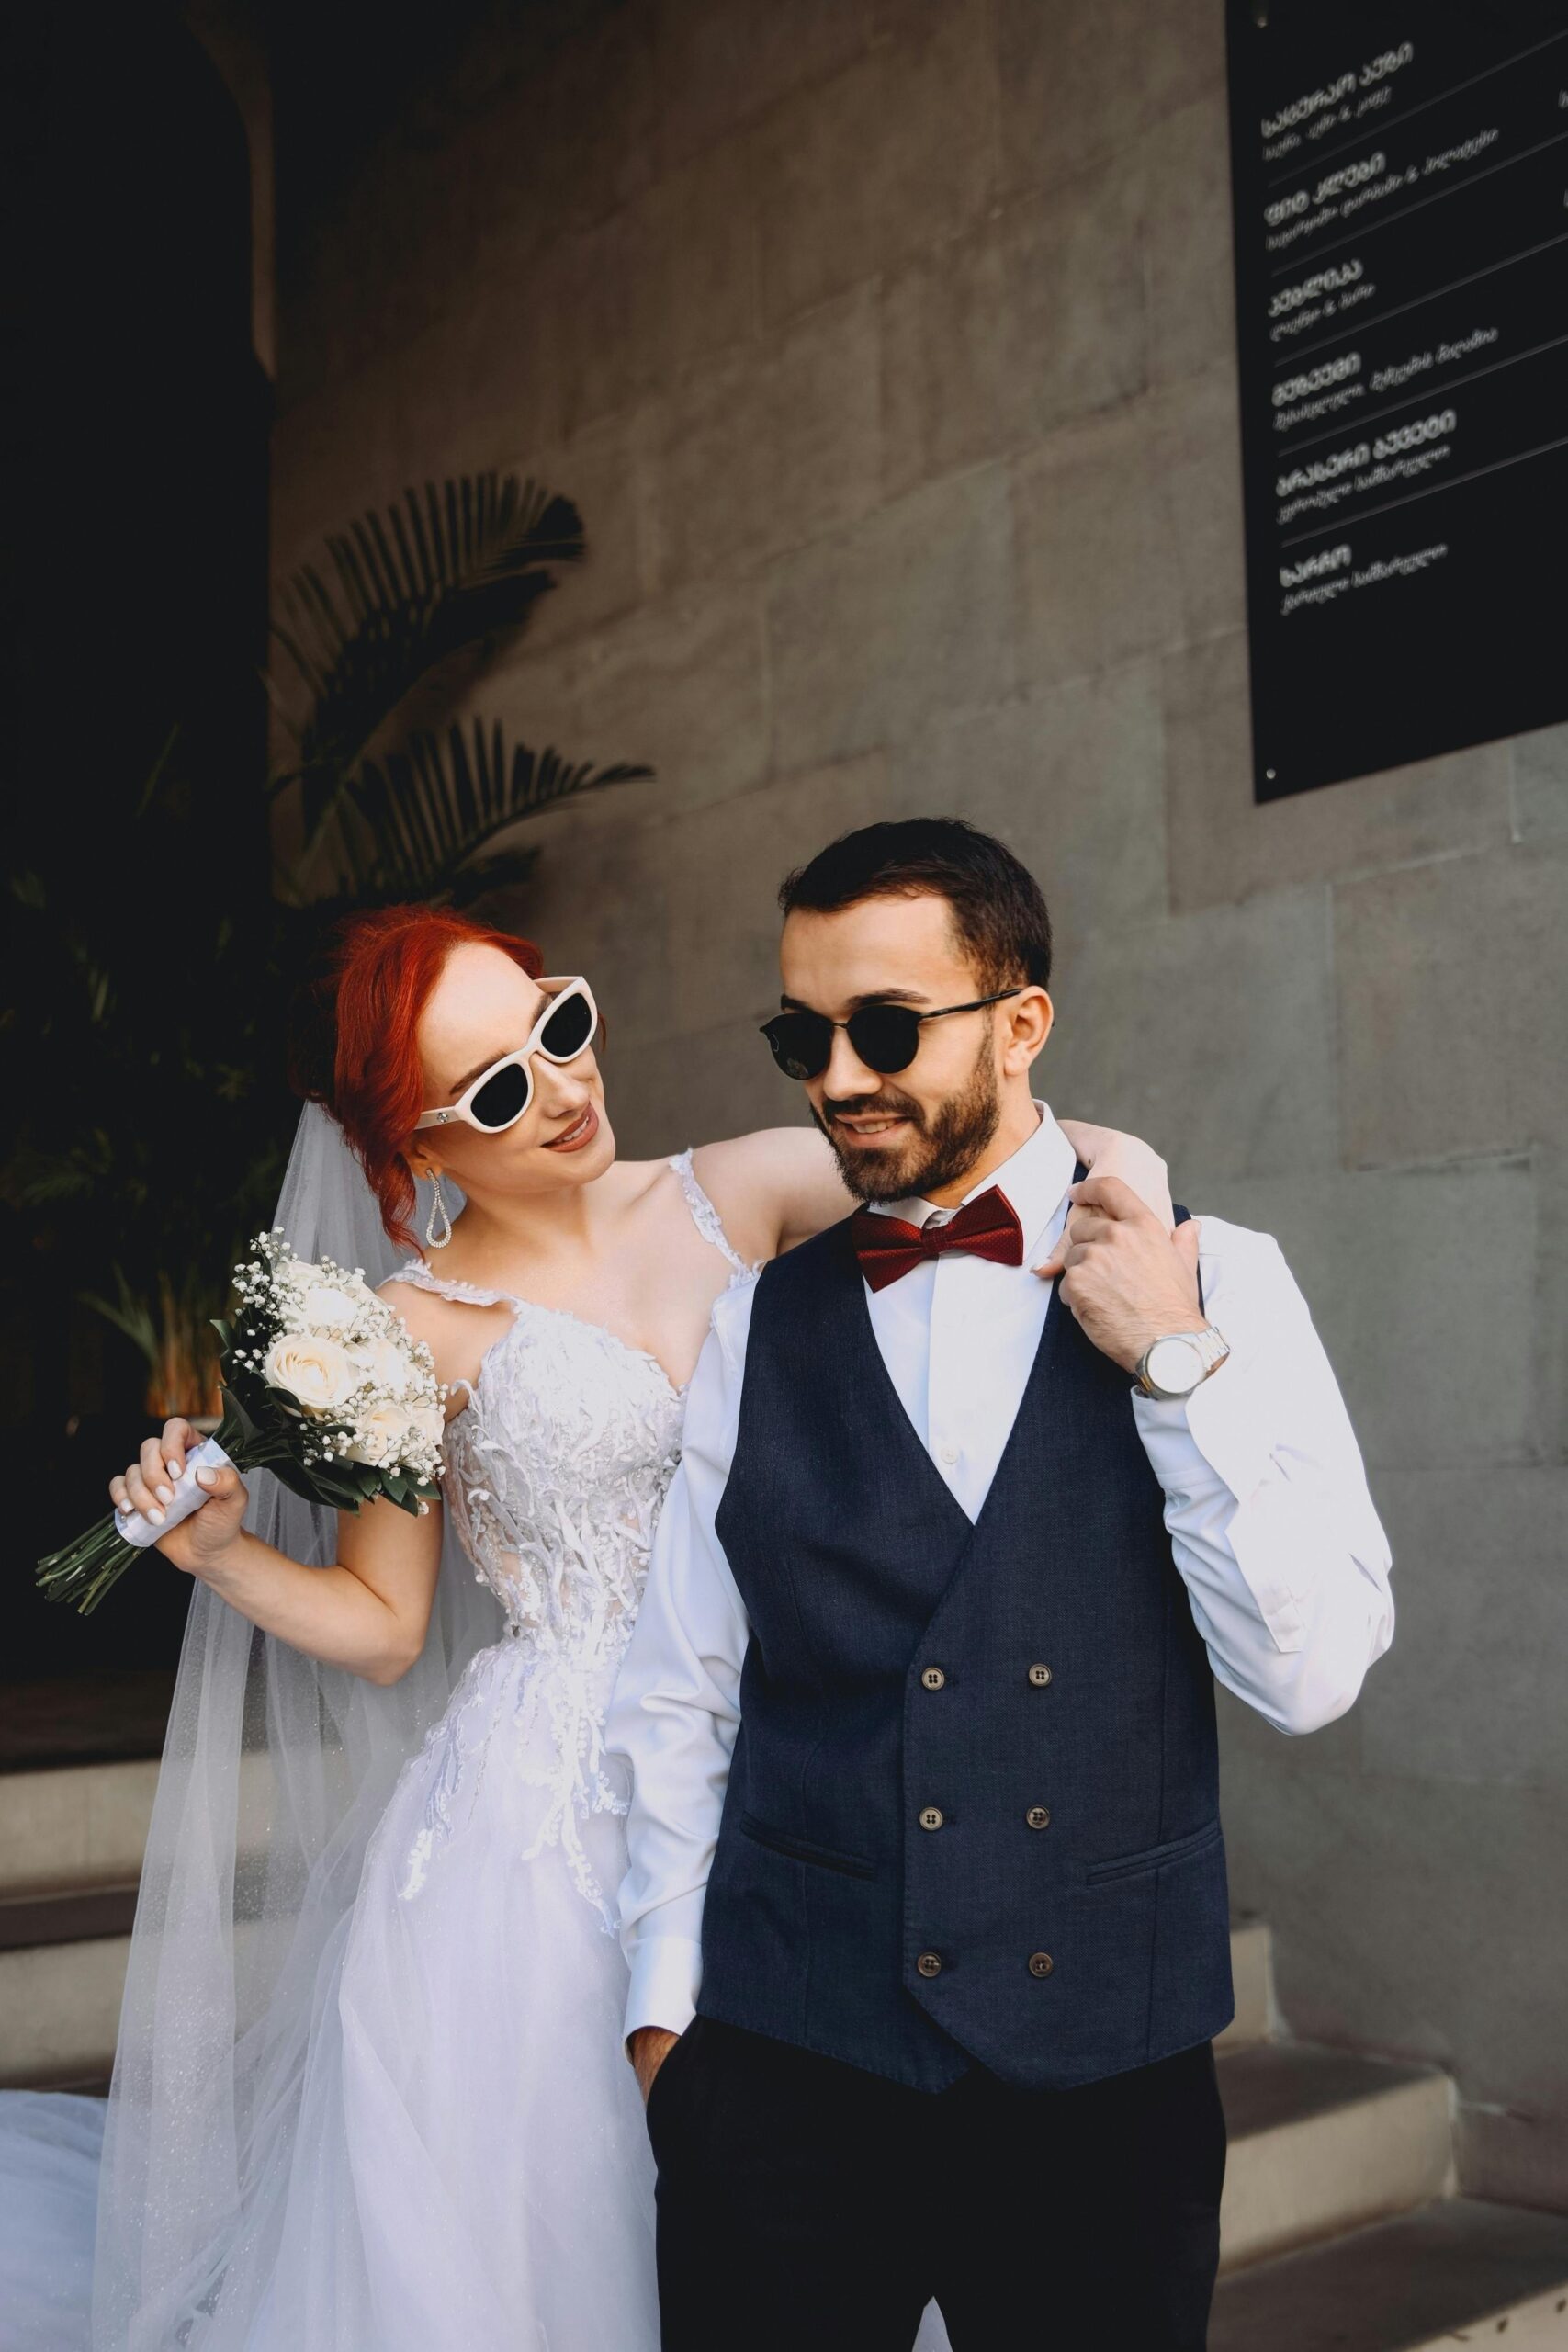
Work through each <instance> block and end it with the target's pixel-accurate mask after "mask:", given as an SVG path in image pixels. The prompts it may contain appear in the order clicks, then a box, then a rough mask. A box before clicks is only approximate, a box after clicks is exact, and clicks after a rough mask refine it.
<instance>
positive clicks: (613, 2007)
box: [189, 1645, 659, 2352]
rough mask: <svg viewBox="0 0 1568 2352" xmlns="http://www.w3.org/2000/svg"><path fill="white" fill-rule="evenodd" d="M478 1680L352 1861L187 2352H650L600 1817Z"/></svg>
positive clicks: (614, 1837) (641, 2161) (645, 2245)
mask: <svg viewBox="0 0 1568 2352" xmlns="http://www.w3.org/2000/svg"><path fill="white" fill-rule="evenodd" d="M524 1668H525V1660H524V1658H523V1657H521V1656H520V1654H519V1650H518V1648H517V1647H516V1646H515V1645H502V1646H500V1647H499V1648H497V1649H495V1650H492V1651H489V1652H487V1653H485V1654H484V1655H483V1656H481V1657H479V1658H478V1659H476V1660H475V1661H474V1664H473V1666H472V1667H471V1668H469V1671H468V1678H467V1680H466V1684H465V1685H464V1686H460V1687H459V1690H458V1691H457V1693H456V1694H455V1696H454V1699H453V1702H452V1705H451V1707H450V1709H449V1710H448V1713H447V1718H446V1721H445V1722H444V1723H443V1724H442V1725H441V1727H440V1728H439V1730H438V1731H437V1733H436V1734H435V1735H434V1736H433V1738H432V1740H431V1741H430V1743H429V1744H428V1746H427V1747H426V1748H425V1750H424V1751H423V1754H422V1755H421V1756H419V1757H418V1758H414V1759H413V1761H412V1763H411V1764H410V1765H408V1766H407V1767H406V1768H405V1770H404V1772H403V1774H402V1777H401V1779H400V1781H399V1784H398V1787H397V1790H396V1792H395V1793H394V1795H393V1798H392V1801H391V1804H390V1805H389V1808H388V1811H387V1814H386V1815H385V1817H384V1819H383V1821H382V1823H381V1825H380V1826H379V1828H378V1830H377V1832H376V1835H375V1838H373V1840H372V1843H371V1846H370V1849H369V1851H368V1853H367V1857H366V1863H365V1871H364V1876H363V1879H362V1881H361V1884H360V1889H359V1896H358V1900H357V1902H356V1903H355V1906H354V1910H353V1912H352V1914H351V1916H350V1917H349V1918H348V1920H347V1921H346V1922H345V1924H344V1930H343V1934H342V1939H341V1950H340V1951H336V1952H334V1953H333V1954H330V1955H329V1958H328V1962H327V1963H326V1965H325V1966H324V1968H323V1971H322V1978H323V1998H322V2001H321V2012H320V2015H319V2017H318V2019H317V2024H316V2030H315V2031H314V2032H313V2033H312V2036H311V2042H310V2062H309V2066H308V2071H307V2075H306V2080H305V2084H304V2089H303V2095H302V2098H301V2104H300V2110H299V2123H298V2128H297V2131H296V2133H295V2137H294V2144H293V2151H292V2158H291V2162H290V2165H289V2171H288V2190H287V2197H286V2199H285V2200H284V2203H283V2209H282V2212H281V2215H280V2217H279V2218H278V2219H277V2220H276V2222H274V2223H273V2224H272V2225H271V2226H269V2227H268V2228H267V2230H266V2231H265V2233H264V2234H263V2235H261V2236H259V2237H258V2239H257V2241H256V2242H255V2243H254V2245H247V2246H243V2247H241V2248H239V2249H237V2250H236V2253H235V2255H234V2256H232V2257H231V2261H230V2263H229V2266H228V2270H227V2274H226V2276H225V2278H224V2280H223V2284H222V2288H221V2290H220V2293H219V2295H218V2297H217V2300H216V2304H215V2307H214V2309H213V2310H212V2312H211V2314H210V2316H209V2319H208V2321H207V2323H206V2324H205V2325H201V2324H198V2326H197V2329H196V2330H195V2331H193V2333H192V2335H191V2337H190V2340H189V2352H316V2347H320V2348H321V2352H329V2347H330V2352H608V2347H611V2346H614V2347H615V2352H656V2347H657V2346H658V2343H659V2319H658V2299H657V2293H656V2289H655V2279H654V2263H653V2177H654V2171H653V2160H652V2156H651V2154H650V2153H649V2145H648V2136H647V2131H646V2129H645V2127H644V2123H643V2112H642V2101H641V2098H640V2097H639V2096H638V2092H637V2082H636V2078H635V2076H634V2075H633V2074H632V2071H631V2068H630V2067H629V2066H628V2065H627V2064H626V2056H625V2052H624V2049H623V2043H622V2019H623V2012H624V2009H625V2004H626V1964H625V1962H624V1961H623V1959H622V1957H621V1952H620V1949H619V1946H618V1944H617V1943H616V1941H615V1937H614V1935H613V1934H612V1933H611V1932H610V1931H609V1928H608V1927H607V1925H606V1922H605V1920H604V1917H603V1916H602V1914H601V1911H600V1909H599V1907H598V1905H597V1904H596V1902H595V1901H594V1900H592V1894H593V1892H594V1891H595V1890H598V1891H603V1892H605V1893H607V1894H608V1895H609V1896H610V1897H611V1898H612V1899H613V1896H614V1893H615V1887H616V1885H617V1883H618V1882H619V1879H620V1875H621V1872H622V1871H623V1869H624V1866H625V1838H624V1831H623V1825H622V1822H621V1820H620V1818H619V1816H618V1815H616V1814H615V1813H614V1812H610V1811H598V1812H588V1813H586V1814H584V1813H583V1812H582V1811H581V1809H580V1808H579V1807H577V1806H576V1805H574V1804H571V1803H570V1801H566V1800H563V1798H562V1794H561V1780H562V1764H563V1758H562V1757H561V1754H560V1748H559V1740H560V1736H561V1732H562V1730H563V1728H564V1719H565V1718H566V1717H569V1716H570V1715H571V1714H572V1713H575V1709H574V1708H573V1707H572V1706H571V1705H570V1703H567V1704H564V1705H563V1704H562V1703H561V1702H562V1697H563V1694H562V1693H561V1692H560V1691H558V1690H557V1691H551V1690H550V1689H549V1688H548V1687H546V1688H544V1689H539V1688H535V1689H532V1690H529V1691H524V1690H523V1689H521V1688H520V1687H519V1685H520V1683H521V1680H522V1679H523V1671H524Z"/></svg>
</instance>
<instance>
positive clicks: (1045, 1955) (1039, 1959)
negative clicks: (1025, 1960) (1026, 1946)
mask: <svg viewBox="0 0 1568 2352" xmlns="http://www.w3.org/2000/svg"><path fill="white" fill-rule="evenodd" d="M1055 1965H1056V1963H1055V1961H1054V1960H1053V1959H1052V1957H1051V1955H1050V1953H1049V1952H1048V1951H1032V1952H1031V1953H1030V1955H1029V1973H1030V1974H1031V1976H1049V1975H1050V1973H1051V1971H1052V1970H1053V1969H1054V1968H1055Z"/></svg>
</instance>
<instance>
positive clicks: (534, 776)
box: [0, 473, 651, 1417]
mask: <svg viewBox="0 0 1568 2352" xmlns="http://www.w3.org/2000/svg"><path fill="white" fill-rule="evenodd" d="M583 554H584V538H583V529H582V521H581V515H579V513H578V511H577V508H576V507H575V506H574V505H573V504H572V503H571V501H570V499H567V498H561V497H555V496H551V495H549V494H548V493H547V492H545V491H543V490H541V489H539V488H538V487H537V486H536V485H535V484H534V483H532V482H525V481H518V480H517V478H516V477H515V476H511V475H509V476H507V477H506V478H505V479H504V480H502V479H501V478H500V477H498V476H497V475H495V474H493V473H491V474H483V475H480V476H479V477H477V478H468V477H465V478H463V479H461V480H458V481H448V482H446V483H444V484H443V485H442V486H441V488H440V489H439V490H436V489H435V488H434V487H433V486H430V485H427V486H426V488H425V490H424V492H423V496H416V495H415V493H414V492H412V491H411V492H406V493H405V495H404V497H403V499H402V501H401V502H400V503H399V504H396V505H393V506H390V507H389V508H388V509H387V510H386V511H385V513H384V514H381V515H363V516H361V517H359V518H358V519H357V520H356V521H355V522H353V523H350V524H349V525H348V526H347V527H346V528H345V529H344V530H343V531H341V532H338V533H335V534H333V536H332V537H329V538H328V540H327V543H326V554H325V557H324V559H323V560H322V561H321V563H320V564H311V565H307V566H305V567H304V568H303V569H302V570H301V571H299V572H298V573H297V574H296V575H295V577H294V578H293V580H292V581H291V582H289V583H288V587H287V588H286V589H285V590H284V592H283V594H282V595H281V597H280V598H279V605H278V616H277V621H276V638H277V641H278V645H279V647H280V649H281V651H282V654H283V657H284V662H285V664H286V666H287V668H288V671H290V672H291V673H293V683H294V685H295V687H296V689H298V690H299V693H300V694H302V696H303V700H304V705H305V707H304V713H303V716H302V718H299V719H298V721H297V724H296V726H295V729H294V740H293V745H292V751H291V754H290V757H289V758H288V761H287V762H286V763H285V764H284V765H283V767H282V768H281V769H280V770H279V771H278V772H277V773H276V774H275V775H273V777H272V778H271V781H270V786H269V788H270V791H271V793H272V795H273V796H274V797H275V798H276V797H278V796H280V795H282V794H285V793H287V792H289V791H291V790H292V791H295V792H297V794H298V796H299V810H298V814H299V820H300V822H299V831H300V833H301V835H302V842H303V846H302V848H301V850H300V852H299V855H298V856H297V857H296V858H295V859H294V860H293V861H292V863H291V865H290V866H289V867H288V869H287V870H286V871H285V872H284V873H283V874H282V875H281V876H279V877H278V879H279V881H280V883H281V889H280V892H279V894H278V895H277V896H272V895H269V893H268V891H267V888H266V876H265V873H262V872H260V871H255V870H253V869H254V860H253V861H252V862H251V865H249V866H247V865H245V863H244V861H243V859H242V865H241V869H240V871H239V873H238V874H237V876H235V880H234V883H233V884H232V885H230V884H227V883H225V884H223V885H221V886H220V887H218V888H212V887H209V886H208V883H207V881H206V878H205V877H204V879H203V881H201V882H199V883H198V884H197V887H195V888H186V889H179V890H177V894H176V896H175V898H174V899H173V900H172V901H171V899H170V877H171V876H184V875H186V873H187V872H188V867H189V860H190V856H191V848H192V838H193V836H192V831H191V825H190V817H191V813H192V812H193V811H194V810H196V809H199V808H200V807H201V805H202V803H203V800H204V799H205V798H206V797H207V796H208V795H209V793H210V791H211V788H212V778H211V777H210V776H209V775H203V774H201V773H198V772H197V768H196V767H195V766H194V765H193V764H189V763H187V754H186V748H185V746H184V744H183V742H182V741H180V739H179V732H178V729H176V730H175V734H174V735H172V736H171V738H170V741H169V742H168V744H167V745H166V746H165V748H164V754H163V756H162V757H161V758H160V759H159V761H158V763H157V764H156V765H155V767H154V769H153V771H152V775H150V776H149V777H148V778H147V779H146V781H145V783H144V784H141V786H139V787H131V788H127V789H124V790H122V791H121V792H119V793H117V794H110V795H107V796H106V806H105V813H104V816H103V818H102V820H100V822H99V826H98V830H97V833H96V843H95V854H94V855H93V857H92V858H91V859H89V860H87V861H83V860H82V859H81V858H80V857H79V855H78V854H76V850H77V845H76V844H75V843H74V842H65V843H64V844H63V854H62V856H60V857H58V858H57V859H56V860H55V862H54V863H53V864H52V865H47V866H46V865H39V866H37V867H34V866H30V865H29V866H28V867H25V868H24V870H22V871H21V872H19V873H18V874H17V875H16V876H14V877H13V878H12V881H11V885H10V889H11V907H10V922H9V923H8V925H7V926H6V934H5V938H4V942H3V952H0V1080H4V1084H5V1091H6V1099H7V1100H8V1101H9V1102H11V1103H13V1104H14V1105H17V1106H18V1109H17V1115H16V1116H15V1117H14V1118H13V1122H12V1126H11V1132H10V1135H9V1137H8V1139H7V1142H6V1146H5V1147H4V1148H0V1209H6V1208H8V1209H9V1210H11V1211H12V1212H14V1213H16V1214H17V1216H18V1217H20V1216H26V1217H27V1218H28V1221H29V1236H30V1238H31V1240H32V1243H33V1245H34V1249H35V1250H43V1251H45V1252H47V1253H49V1254H50V1255H51V1256H52V1257H53V1258H54V1261H55V1262H56V1263H57V1264H59V1265H61V1266H62V1267H63V1268H67V1269H68V1270H69V1273H68V1282H69V1285H70V1287H71V1288H72V1289H73V1290H74V1291H75V1293H76V1295H77V1297H78V1298H79V1299H80V1300H81V1302H82V1303H83V1304H84V1305H85V1306H90V1307H91V1308H92V1309H93V1310H94V1311H95V1312H96V1315H97V1316H99V1317H102V1318H103V1319H104V1320H105V1321H107V1323H109V1324H111V1325H113V1326H114V1328H115V1329H118V1331H119V1332H121V1333H122V1334H123V1335H124V1337H125V1338H127V1339H128V1340H130V1341H131V1342H132V1343H133V1344H134V1345H135V1347H136V1348H137V1349H138V1351H140V1353H141V1355H142V1357H143V1358H144V1359H145V1362H146V1365H147V1390H146V1397H145V1404H146V1408H147V1410H148V1411H149V1412H150V1413H153V1414H156V1415H158V1416H160V1417H161V1416H162V1415H163V1414H164V1412H167V1411H173V1410H176V1409H180V1410H185V1411H191V1410H193V1409H194V1410H200V1409H202V1408H206V1407H208V1406H209V1405H210V1402H211V1395H210V1391H211V1386H212V1378H213V1356H214V1351H213V1349H212V1345H211V1341H210V1336H209V1317H211V1316H212V1315H213V1314H215V1313H217V1312H219V1311H220V1308H221V1306H222V1301H223V1295H224V1291H225V1287H226V1283H227V1276H228V1270H229V1268H230V1266H231V1264H232V1262H233V1260H234V1257H235V1255H236V1254H237V1250H238V1248H239V1246H240V1244H241V1243H242V1242H243V1240H244V1239H245V1238H246V1237H247V1236H248V1235H249V1234H251V1233H253V1232H254V1230H255V1229H256V1226H257V1224H258V1223H259V1222H261V1221H263V1220H265V1216H267V1214H268V1211H269V1209H270V1204H271V1203H272V1201H273V1200H274V1199H275V1198H276V1185H277V1178H278V1172H279V1169H280V1166H281V1158H282V1150H283V1148H284V1147H285V1146H286V1144H287V1139H288V1125H289V1117H290V1107H289V1103H288V1096H287V1093H286V1090H285V1088H284V1085H283V1060H284V1055H283V1035H282V1033H283V1029H284V1024H285V1020H286V1010H287V1005H288V999H289V996H290V994H291V993H292V990H293V987H294V985H295V983H296V981H297V980H298V977H299V972H300V969H301V967H302V966H304V965H306V964H308V962H309V961H310V958H311V956H312V955H313V953H314V951H315V947H316V945H317V944H318V942H319V940H320V937H321V933H322V932H323V931H324V930H325V928H326V927H327V926H328V925H329V923H330V922H332V921H333V920H334V919H335V918H336V917H337V916H338V915H340V914H342V913H343V912H345V911H347V910H351V909H353V908H355V907H359V906H367V905H377V904H385V903H388V902H389V901H392V900H396V899H427V900H441V901H445V902H462V901H464V900H467V899H472V898H473V897H475V896H477V895H478V893H479V891H480V890H485V891H493V890H495V889H497V888H501V887H502V886H504V885H510V884H515V883H516V882H517V881H518V880H519V879H520V878H522V877H523V876H525V875H526V873H527V872H528V871H529V869H530V867H531V865H532V864H533V859H532V857H531V856H530V854H528V853H527V852H526V851H525V849H522V848H519V847H518V846H517V845H516V844H515V843H509V842H507V840H506V838H505V837H506V835H507V833H508V832H509V831H511V830H512V829H513V828H514V827H515V826H516V825H517V824H518V823H519V822H520V821H521V820H524V819H525V818H528V817H532V816H536V815H537V814H539V813H540V812H541V811H542V810H544V809H549V808H553V807H556V806H558V804H559V803H560V802H561V801H563V800H565V799H568V798H570V797H574V796H575V795H577V794H580V793H583V792H590V791H595V790H598V789H600V788H601V787H603V786H608V785H613V784H623V783H629V782H631V781H633V780H634V779H637V778H639V777H645V776H648V775H650V774H651V770H649V768H647V767H644V766H640V765H636V764H632V763H626V762H622V763H617V764H615V765H612V766H608V767H595V766H593V765H592V763H589V762H586V761H569V760H567V759H566V758H564V757H563V756H562V755H561V754H560V753H559V752H557V751H556V750H555V749H554V748H552V747H549V746H547V747H545V748H544V749H541V750H537V751H536V750H533V749H531V748H530V747H529V746H528V745H526V744H524V743H515V744H513V746H512V747H511V749H510V751H509V750H508V748H507V745H506V743H505V741H504V738H503V735H502V729H501V728H500V726H499V725H497V724H495V723H494V722H491V723H489V724H487V723H486V722H484V721H482V720H479V719H475V720H473V721H472V722H471V723H470V724H469V725H468V727H466V728H461V727H458V726H456V725H453V726H450V727H449V728H446V729H445V730H443V729H441V727H440V725H439V719H441V718H446V711H444V710H442V708H441V704H442V701H443V699H444V698H445V700H446V709H447V710H449V709H450V707H451V701H452V697H453V695H454V694H455V693H456V691H457V688H458V687H459V686H460V687H461V688H463V689H465V690H466V688H467V687H468V684H470V683H471V682H472V679H473V677H474V676H475V675H476V674H479V673H482V672H483V670H484V669H485V668H486V667H487V666H489V664H490V663H491V662H493V660H494V658H495V657H496V655H497V654H498V652H500V651H501V650H502V649H503V648H504V647H506V646H509V645H510V644H512V643H514V642H515V641H516V639H517V637H518V635H519V633H520V632H521V630H522V629H523V628H525V626H526V624H527V621H528V619H529V616H531V614H532V613H533V611H534V608H535V606H536V605H537V603H538V601H539V599H540V597H542V596H544V595H547V594H549V593H550V592H551V590H552V589H553V588H554V587H555V586H556V584H557V576H558V572H560V571H562V570H563V569H565V568H567V567H570V566H571V565H573V564H576V563H578V562H580V561H581V560H582V557H583ZM462 657H467V660H466V666H464V668H463V671H462V675H461V677H460V678H458V676H457V667H458V664H459V661H460V660H461V658H462ZM277 698H278V699H280V700H286V699H288V697H287V696H286V695H282V694H281V693H280V694H279V695H278V697H277ZM416 706H417V707H418V709H419V711H420V713H421V716H422V718H423V721H424V723H423V724H420V725H416V724H414V723H413V718H412V712H413V710H414V708H415V707H416Z"/></svg>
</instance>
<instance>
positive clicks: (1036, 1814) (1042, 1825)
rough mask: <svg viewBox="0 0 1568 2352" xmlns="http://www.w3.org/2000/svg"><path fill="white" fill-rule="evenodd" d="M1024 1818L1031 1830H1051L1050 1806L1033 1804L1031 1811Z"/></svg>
mask: <svg viewBox="0 0 1568 2352" xmlns="http://www.w3.org/2000/svg"><path fill="white" fill-rule="evenodd" d="M1023 1817H1024V1819H1025V1821H1027V1822H1028V1824H1029V1826H1030V1827H1031V1829H1049V1828H1050V1826H1051V1808H1050V1806H1049V1805H1045V1804H1032V1805H1031V1806H1030V1808H1029V1811H1028V1812H1027V1813H1026V1814H1025V1815H1024V1816H1023Z"/></svg>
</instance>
